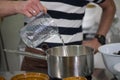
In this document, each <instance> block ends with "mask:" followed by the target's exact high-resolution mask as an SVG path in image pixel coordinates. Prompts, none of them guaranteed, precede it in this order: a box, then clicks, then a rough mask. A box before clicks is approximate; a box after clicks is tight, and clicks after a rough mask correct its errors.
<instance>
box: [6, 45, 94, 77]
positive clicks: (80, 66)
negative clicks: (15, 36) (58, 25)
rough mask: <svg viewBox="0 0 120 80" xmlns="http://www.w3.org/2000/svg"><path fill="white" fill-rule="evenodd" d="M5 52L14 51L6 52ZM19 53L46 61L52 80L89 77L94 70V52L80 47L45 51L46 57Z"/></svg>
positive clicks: (72, 46)
mask: <svg viewBox="0 0 120 80" xmlns="http://www.w3.org/2000/svg"><path fill="white" fill-rule="evenodd" d="M65 50H66V51H65ZM7 52H15V51H8V50H7ZM65 52H66V54H65ZM19 53H20V54H23V55H28V56H31V57H35V58H40V59H45V60H47V62H48V75H49V76H50V77H52V78H60V79H61V78H66V77H70V76H90V75H91V74H92V73H93V69H94V56H93V55H94V54H93V53H94V50H93V49H92V48H90V47H85V46H82V45H69V46H59V47H54V48H50V49H48V50H47V51H46V54H47V56H43V55H38V54H31V53H29V52H25V53H23V52H19Z"/></svg>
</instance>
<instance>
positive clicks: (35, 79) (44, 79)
mask: <svg viewBox="0 0 120 80" xmlns="http://www.w3.org/2000/svg"><path fill="white" fill-rule="evenodd" d="M11 80H49V76H48V75H47V74H43V73H36V72H29V73H24V74H17V75H15V76H13V77H12V78H11Z"/></svg>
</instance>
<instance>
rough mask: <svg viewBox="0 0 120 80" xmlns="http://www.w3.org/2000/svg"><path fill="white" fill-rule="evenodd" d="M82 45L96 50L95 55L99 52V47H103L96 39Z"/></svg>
mask: <svg viewBox="0 0 120 80" xmlns="http://www.w3.org/2000/svg"><path fill="white" fill-rule="evenodd" d="M82 44H83V45H84V46H88V47H91V48H93V49H94V50H95V53H97V52H98V47H100V46H101V44H100V43H99V42H98V40H97V39H96V38H93V39H92V40H86V41H83V43H82Z"/></svg>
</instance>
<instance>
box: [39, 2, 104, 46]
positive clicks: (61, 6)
mask: <svg viewBox="0 0 120 80" xmlns="http://www.w3.org/2000/svg"><path fill="white" fill-rule="evenodd" d="M103 1H104V0H41V3H42V4H43V5H44V6H45V7H46V8H47V9H48V14H50V16H51V17H52V18H53V19H54V21H55V23H56V24H57V27H58V30H59V34H60V35H61V36H62V38H63V40H64V43H65V45H75V44H76V45H79V44H81V43H82V40H83V33H82V20H83V17H84V14H85V9H86V5H87V4H88V3H90V2H94V3H98V4H99V3H102V2H103ZM43 45H47V46H48V47H49V48H51V47H55V46H60V45H62V41H61V40H60V38H59V36H52V37H50V38H49V39H47V40H46V41H44V42H43V43H42V44H40V45H39V46H38V47H42V46H43Z"/></svg>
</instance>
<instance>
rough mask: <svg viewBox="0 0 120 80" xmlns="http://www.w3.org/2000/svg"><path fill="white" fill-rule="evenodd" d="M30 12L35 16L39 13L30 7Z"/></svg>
mask: <svg viewBox="0 0 120 80" xmlns="http://www.w3.org/2000/svg"><path fill="white" fill-rule="evenodd" d="M28 12H29V13H30V14H31V15H32V16H35V15H36V14H37V12H36V10H34V9H33V8H30V9H29V10H28Z"/></svg>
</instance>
